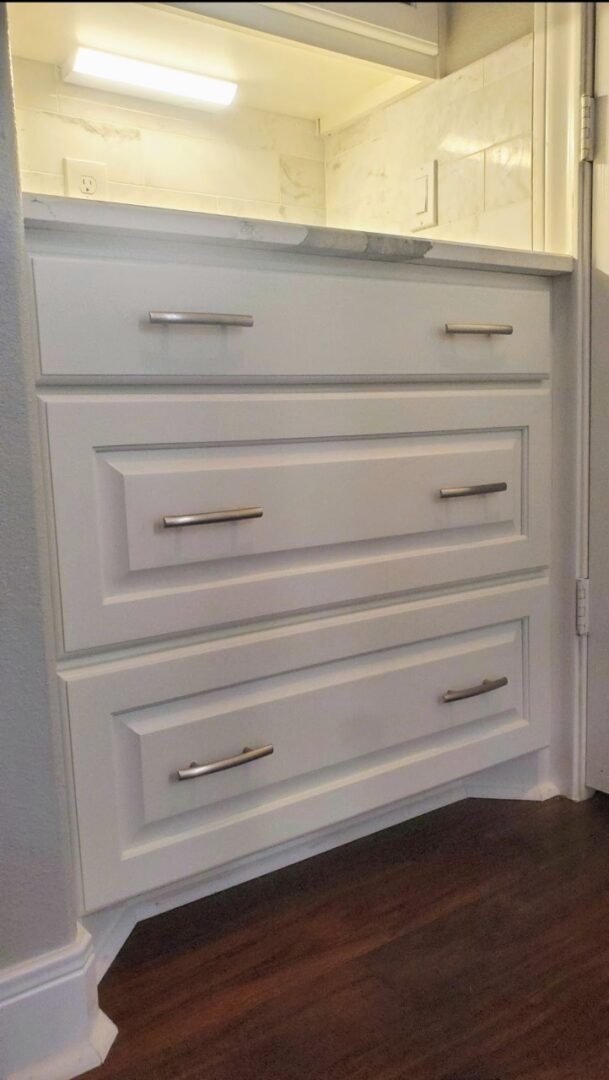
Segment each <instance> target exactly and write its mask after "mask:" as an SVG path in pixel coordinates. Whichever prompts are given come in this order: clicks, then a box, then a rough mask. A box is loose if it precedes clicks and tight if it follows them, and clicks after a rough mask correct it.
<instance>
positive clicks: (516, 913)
mask: <svg viewBox="0 0 609 1080" xmlns="http://www.w3.org/2000/svg"><path fill="white" fill-rule="evenodd" d="M100 997H101V1003H102V1007H103V1008H104V1010H105V1011H106V1012H107V1013H108V1015H109V1016H111V1017H112V1019H113V1020H115V1022H116V1023H117V1024H118V1026H119V1036H118V1039H117V1042H116V1044H115V1046H114V1047H113V1049H112V1050H111V1052H110V1055H109V1057H108V1059H107V1061H106V1062H105V1064H104V1065H103V1066H101V1067H100V1068H99V1069H96V1070H95V1071H93V1072H92V1073H90V1074H89V1075H90V1076H91V1078H92V1080H139V1078H140V1077H141V1078H142V1080H144V1078H145V1080H305V1078H307V1080H347V1078H349V1080H402V1078H404V1080H406V1078H407V1080H601V1078H602V1080H607V1077H609V799H607V798H605V797H603V796H596V797H595V798H594V799H593V800H591V801H590V802H586V803H580V804H575V803H570V802H568V801H567V800H563V799H554V800H551V801H549V802H547V803H516V802H501V801H496V802H495V801H488V800H474V799H472V800H467V801H466V802H462V803H459V804H456V805H454V806H451V807H446V808H444V809H442V810H438V811H435V812H434V813H432V814H428V815H425V816H424V817H422V818H419V819H416V820H414V821H411V822H407V823H405V824H404V825H400V826H396V827H395V828H393V829H388V830H386V831H385V832H383V833H380V834H377V835H376V836H373V837H368V838H365V839H363V840H359V841H356V842H355V843H353V844H349V845H346V846H345V847H343V848H340V849H338V850H336V851H333V852H327V853H326V854H324V855H319V856H316V857H315V858H313V859H310V860H308V861H306V862H304V863H300V864H297V865H295V866H292V867H288V868H286V869H285V870H281V871H278V872H277V873H274V874H271V875H268V876H267V877H265V878H260V879H258V880H257V881H254V882H249V883H246V884H244V885H240V886H237V887H236V888H234V889H231V890H227V891H226V892H224V893H220V894H217V895H216V896H213V897H208V898H206V899H205V900H201V901H198V902H197V903H194V904H189V905H188V906H185V907H183V908H179V909H176V910H175V911H172V912H168V913H167V914H164V915H160V916H156V917H155V918H153V919H150V920H148V921H146V922H144V923H141V924H140V925H139V926H138V927H136V929H135V931H134V932H133V934H132V935H131V937H130V939H129V941H128V942H127V943H126V945H125V947H124V949H123V950H122V952H121V954H120V956H119V957H118V959H117V961H116V962H115V964H114V965H113V967H112V968H111V969H110V971H109V973H108V974H107V976H106V977H105V979H104V980H103V982H102V984H101V987H100Z"/></svg>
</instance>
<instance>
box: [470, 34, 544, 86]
mask: <svg viewBox="0 0 609 1080" xmlns="http://www.w3.org/2000/svg"><path fill="white" fill-rule="evenodd" d="M480 62H481V63H482V64H483V65H484V85H485V86H489V85H490V83H492V82H496V81H497V79H504V78H505V77H506V76H507V75H513V74H514V73H515V72H517V71H521V70H522V68H526V67H532V66H533V35H532V34H527V35H526V37H523V38H519V39H518V41H513V42H511V44H510V45H505V46H504V47H503V49H497V50H496V51H495V52H492V53H489V55H488V56H486V57H485V58H484V60H482V61H480Z"/></svg>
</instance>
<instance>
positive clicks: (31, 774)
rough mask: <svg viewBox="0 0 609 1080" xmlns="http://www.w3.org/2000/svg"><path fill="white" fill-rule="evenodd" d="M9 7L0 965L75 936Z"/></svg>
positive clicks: (0, 22)
mask: <svg viewBox="0 0 609 1080" xmlns="http://www.w3.org/2000/svg"><path fill="white" fill-rule="evenodd" d="M15 149H16V147H15V132H14V125H13V116H12V103H11V88H10V71H9V61H8V47H7V38H6V7H5V5H4V4H0V402H1V404H0V461H1V463H2V466H1V468H0V687H1V690H0V746H1V753H0V822H1V825H0V904H1V912H0V939H1V940H0V958H1V959H0V963H1V964H2V965H3V966H8V965H10V964H13V963H16V962H19V961H21V960H24V959H27V958H29V957H31V956H34V955H36V954H37V953H41V952H46V951H48V950H51V949H53V948H56V947H58V946H61V945H63V944H66V943H67V942H68V941H70V940H71V939H72V938H73V937H74V934H75V931H76V923H75V920H74V914H73V910H72V897H71V888H70V881H71V877H70V867H69V858H68V844H67V835H66V831H65V826H66V804H65V798H64V796H63V793H62V792H61V789H58V779H57V776H58V770H57V768H56V766H57V757H56V751H57V742H56V741H55V739H54V737H53V732H52V728H53V725H52V722H51V709H50V700H49V684H48V679H47V664H46V657H45V645H44V636H43V602H42V592H41V577H40V569H39V561H38V560H39V539H38V537H37V531H36V508H35V502H36V493H35V483H34V474H35V470H34V469H33V455H32V450H31V442H30V432H31V413H30V408H29V405H28V394H27V389H26V378H25V372H24V362H23V354H24V341H25V339H26V337H27V310H26V308H27V305H26V304H24V295H23V293H24V290H23V281H22V266H23V263H22V235H23V226H22V218H21V204H20V196H19V188H18V179H17V167H16V156H15Z"/></svg>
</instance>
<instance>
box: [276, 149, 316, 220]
mask: <svg viewBox="0 0 609 1080" xmlns="http://www.w3.org/2000/svg"><path fill="white" fill-rule="evenodd" d="M279 177H280V180H279V186H280V191H281V202H282V203H284V204H287V205H291V206H310V207H315V208H317V209H321V208H322V207H324V206H325V202H326V192H325V168H324V164H323V162H322V161H310V160H309V159H308V158H302V157H292V156H288V155H286V154H282V155H280V157H279Z"/></svg>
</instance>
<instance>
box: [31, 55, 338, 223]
mask: <svg viewBox="0 0 609 1080" xmlns="http://www.w3.org/2000/svg"><path fill="white" fill-rule="evenodd" d="M13 67H14V80H15V103H16V106H17V135H18V141H19V158H20V166H21V178H22V186H23V188H24V190H25V191H33V192H37V193H39V194H45V195H64V194H65V193H66V192H65V191H64V181H63V159H64V158H66V157H68V158H77V159H79V160H86V161H101V162H105V163H106V165H107V169H108V181H109V184H108V198H109V199H110V200H112V201H114V202H127V203H136V204H139V205H143V206H163V207H169V208H171V209H176V210H198V211H204V212H208V213H212V214H215V213H218V214H235V215H236V216H243V217H260V218H268V219H271V220H280V221H281V220H285V221H294V222H298V223H299V224H300V223H302V224H306V225H323V224H324V221H325V211H324V202H325V196H324V166H323V153H324V147H323V141H322V139H321V138H320V137H319V136H318V134H317V124H316V122H315V121H313V120H305V119H301V118H299V117H291V116H284V115H281V114H279V113H270V112H263V111H262V110H260V109H249V108H239V107H236V106H235V107H233V108H231V109H228V110H227V111H226V112H217V113H213V112H204V111H201V110H198V109H183V108H179V107H178V106H175V105H167V104H163V103H159V102H151V101H145V100H138V99H135V98H129V97H125V96H122V95H120V94H112V93H107V92H104V91H102V90H88V89H86V88H84V87H80V86H71V85H68V84H66V83H64V82H63V81H62V80H61V77H60V73H59V69H58V68H56V67H53V66H52V65H51V64H42V63H39V62H37V61H34V60H26V59H22V58H20V57H15V58H14V60H13Z"/></svg>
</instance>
